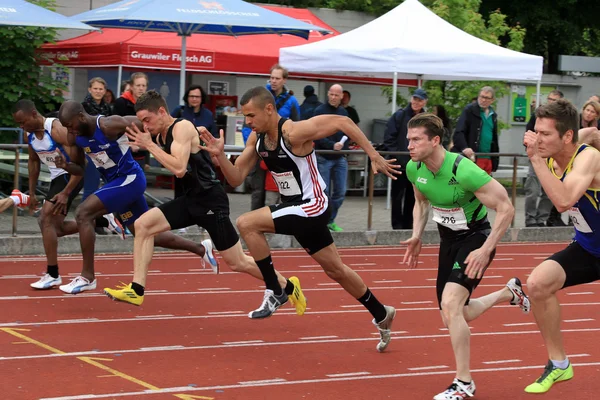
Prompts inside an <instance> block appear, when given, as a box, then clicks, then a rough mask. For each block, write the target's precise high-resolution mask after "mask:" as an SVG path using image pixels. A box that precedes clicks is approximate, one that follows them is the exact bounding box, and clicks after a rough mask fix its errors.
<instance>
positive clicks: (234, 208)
mask: <svg viewBox="0 0 600 400" xmlns="http://www.w3.org/2000/svg"><path fill="white" fill-rule="evenodd" d="M148 191H149V192H150V193H151V194H152V195H153V196H155V197H157V198H162V199H164V198H168V197H172V196H173V191H172V190H167V189H159V188H149V189H148ZM367 200H368V199H367V198H366V197H358V196H350V197H346V200H345V201H344V204H343V205H342V208H341V209H340V212H339V214H338V217H337V220H336V222H337V223H338V225H340V226H341V227H342V228H344V230H345V231H366V230H367V222H368V201H367ZM229 201H230V205H231V218H232V220H233V221H235V219H236V218H237V217H238V216H240V215H241V214H243V213H244V212H246V211H249V210H250V195H249V194H240V193H230V194H229ZM76 202H77V200H76ZM524 202H525V198H524V196H518V197H517V201H516V213H515V214H516V215H515V224H514V227H515V228H523V227H525V212H524ZM74 210H75V207H72V210H71V212H70V213H69V216H68V218H73V211H74ZM493 218H494V212H493V211H492V212H490V219H492V220H493ZM563 219H565V220H566V217H565V216H563ZM372 220H373V226H372V229H373V230H389V229H391V224H390V210H388V209H386V198H385V196H377V197H375V198H374V200H373V219H372ZM17 227H18V234H28V235H31V234H39V228H38V226H37V221H36V218H34V217H31V216H29V215H22V216H19V217H18V218H17ZM11 228H12V210H8V211H6V212H4V213H0V237H6V236H10V234H11ZM427 229H435V224H434V223H433V222H431V221H429V222H428V225H427ZM195 232H197V228H192V229H191V230H190V233H195Z"/></svg>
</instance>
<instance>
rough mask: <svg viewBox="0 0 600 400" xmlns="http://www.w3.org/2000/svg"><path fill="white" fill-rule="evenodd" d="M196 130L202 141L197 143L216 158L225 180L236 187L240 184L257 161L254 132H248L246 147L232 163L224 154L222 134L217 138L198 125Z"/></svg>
mask: <svg viewBox="0 0 600 400" xmlns="http://www.w3.org/2000/svg"><path fill="white" fill-rule="evenodd" d="M198 130H199V132H200V140H202V141H203V142H204V145H202V144H200V145H199V146H200V148H201V149H202V150H205V151H208V152H209V153H210V155H211V157H215V158H216V159H217V161H218V163H219V165H220V167H221V172H223V175H225V179H227V182H228V183H229V184H230V185H231V186H233V187H236V186H239V185H241V184H242V182H244V179H246V177H247V176H248V174H249V173H250V171H251V170H252V168H253V167H254V166H255V165H256V162H257V161H258V154H257V153H256V140H257V137H256V132H254V131H252V133H250V136H249V137H248V140H247V141H246V148H244V151H242V154H241V155H240V156H239V157H238V158H237V159H236V160H235V164H232V163H231V161H229V159H228V158H227V156H226V155H225V143H224V142H223V135H221V137H219V138H218V139H217V138H215V137H214V136H213V135H212V134H211V133H210V132H209V131H208V130H207V129H206V128H204V127H199V128H198Z"/></svg>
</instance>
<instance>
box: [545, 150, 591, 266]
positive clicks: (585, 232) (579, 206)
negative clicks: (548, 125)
mask: <svg viewBox="0 0 600 400" xmlns="http://www.w3.org/2000/svg"><path fill="white" fill-rule="evenodd" d="M588 147H589V148H590V149H591V150H588V151H596V149H595V148H593V147H590V146H588V145H587V144H581V145H579V148H578V149H577V151H576V152H575V154H574V155H573V157H572V158H571V160H570V161H569V163H568V164H567V167H566V168H565V171H564V172H563V174H562V176H558V175H556V174H555V173H554V167H553V165H554V164H553V162H554V160H553V159H552V158H549V159H548V166H549V167H550V171H551V172H552V174H553V175H554V176H556V177H557V178H560V180H561V181H562V180H564V179H565V177H566V176H567V173H569V171H571V169H572V168H573V162H574V161H575V157H576V156H577V155H578V154H579V153H581V152H582V151H583V150H585V149H586V148H588ZM598 192H600V189H594V188H588V189H587V190H586V191H585V192H584V193H583V196H581V198H580V199H579V200H577V203H575V204H573V207H571V209H570V210H569V211H568V213H569V217H570V218H571V220H572V221H573V226H574V228H575V240H576V241H577V243H579V244H580V245H581V247H583V248H584V250H586V251H587V252H588V253H590V254H592V255H594V256H595V257H600V210H599V205H600V198H599V196H598Z"/></svg>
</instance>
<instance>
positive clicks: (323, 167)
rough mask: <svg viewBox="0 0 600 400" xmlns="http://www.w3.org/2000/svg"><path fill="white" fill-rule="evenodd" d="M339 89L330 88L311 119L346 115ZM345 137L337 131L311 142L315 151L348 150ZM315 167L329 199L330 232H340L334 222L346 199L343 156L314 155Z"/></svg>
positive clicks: (339, 228) (344, 160)
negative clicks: (326, 100)
mask: <svg viewBox="0 0 600 400" xmlns="http://www.w3.org/2000/svg"><path fill="white" fill-rule="evenodd" d="M342 96H343V90H342V87H341V86H340V85H332V86H331V87H330V88H329V91H328V92H327V99H328V102H327V103H326V104H321V105H320V106H319V107H317V108H316V109H315V116H317V115H322V114H337V115H343V116H345V117H347V116H348V112H346V109H345V108H344V107H343V106H342V105H341V102H342ZM348 145H349V143H348V137H347V136H346V135H344V132H341V131H338V132H336V133H334V134H333V135H331V136H329V137H326V138H323V139H319V140H315V149H316V150H336V151H340V150H348V148H349V147H348ZM317 168H318V169H319V173H320V174H321V177H323V181H325V194H326V195H327V197H329V209H330V211H331V214H330V216H329V223H328V224H327V226H328V227H329V230H330V231H333V232H341V231H343V229H342V228H341V227H340V226H339V225H338V224H336V223H335V218H336V217H337V213H338V210H339V209H340V207H341V206H342V203H343V202H344V198H345V197H346V181H347V179H348V162H347V161H346V155H344V154H339V155H338V154H317Z"/></svg>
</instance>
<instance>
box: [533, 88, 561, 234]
mask: <svg viewBox="0 0 600 400" xmlns="http://www.w3.org/2000/svg"><path fill="white" fill-rule="evenodd" d="M563 97H565V95H564V94H563V92H561V91H560V90H553V91H551V92H550V93H548V98H547V99H546V100H547V102H548V103H552V102H554V101H556V100H558V99H562V98H563ZM525 131H535V110H534V112H532V115H531V118H530V119H529V122H528V123H527V126H526V127H525ZM564 225H565V223H564V222H563V220H562V218H561V216H560V213H559V212H558V210H556V207H554V206H553V205H552V202H551V201H550V199H549V198H548V196H547V195H546V192H544V188H542V185H541V184H540V181H539V179H538V177H537V175H536V174H535V170H534V169H533V166H532V165H531V162H529V171H528V173H527V178H526V179H525V226H526V227H536V226H564Z"/></svg>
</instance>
